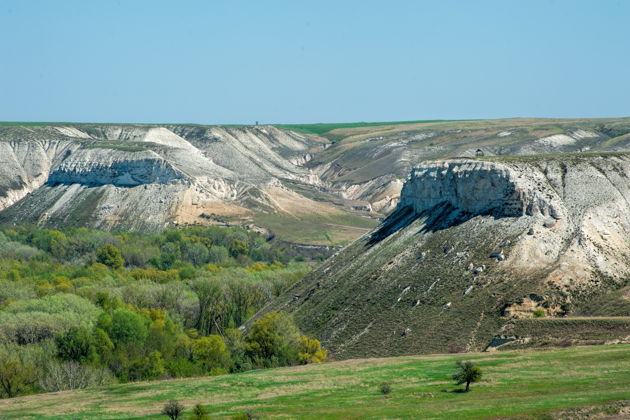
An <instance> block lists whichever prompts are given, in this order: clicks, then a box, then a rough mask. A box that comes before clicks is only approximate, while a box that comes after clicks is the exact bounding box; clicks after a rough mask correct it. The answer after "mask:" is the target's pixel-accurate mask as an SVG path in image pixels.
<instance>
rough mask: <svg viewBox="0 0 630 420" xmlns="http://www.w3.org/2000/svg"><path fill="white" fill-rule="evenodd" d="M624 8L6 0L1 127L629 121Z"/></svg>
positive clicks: (629, 44)
mask: <svg viewBox="0 0 630 420" xmlns="http://www.w3.org/2000/svg"><path fill="white" fill-rule="evenodd" d="M629 20H630V1H625V0H592V1H577V0H573V1H568V0H567V1H563V0H555V1H553V0H545V1H542V0H540V1H536V0H533V1H531V0H527V1H526V0H522V1H510V0H501V1H464V0H462V1H448V0H446V1H445V0H440V1H402V0H401V1H368V0H361V1H341V0H337V1H323V0H317V1H296V0H294V1H273V0H269V1H238V0H233V1H186V0H182V1H157V0H150V1H149V0H148V1H140V0H128V1H113V0H102V1H85V0H80V1H70V0H68V1H65V0H57V1H53V0H49V1H31V0H2V1H0V120H4V121H83V122H157V123H168V122H173V123H175V122H181V123H183V122H193V123H207V124H212V123H223V124H228V123H252V122H253V121H256V120H258V121H260V122H261V123H308V122H350V121H399V120H417V119H468V118H471V119H472V118H506V117H616V116H628V115H630V77H629V76H630V32H629V31H628V21H629Z"/></svg>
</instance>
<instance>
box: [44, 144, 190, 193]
mask: <svg viewBox="0 0 630 420" xmlns="http://www.w3.org/2000/svg"><path fill="white" fill-rule="evenodd" d="M184 177H185V176H184V175H183V174H182V173H181V172H180V171H178V170H176V169H175V168H174V167H173V165H172V164H171V163H169V162H168V161H166V160H165V159H163V158H162V157H161V156H160V155H158V154H157V153H155V152H152V151H146V152H120V151H114V150H104V149H87V150H79V151H77V152H75V153H74V154H71V155H69V157H68V158H66V159H64V160H63V162H62V163H61V164H60V165H58V166H57V167H55V168H54V169H53V170H52V171H51V172H50V174H49V176H48V180H47V182H46V184H47V185H50V186H54V185H58V184H65V185H71V184H82V185H86V186H99V185H107V184H112V185H115V186H120V187H132V186H137V185H142V184H153V183H155V184H166V183H168V182H173V181H176V180H182V179H183V178H184Z"/></svg>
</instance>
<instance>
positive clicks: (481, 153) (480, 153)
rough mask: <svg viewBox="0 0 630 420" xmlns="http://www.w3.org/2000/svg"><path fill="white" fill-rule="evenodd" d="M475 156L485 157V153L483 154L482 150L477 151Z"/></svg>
mask: <svg viewBox="0 0 630 420" xmlns="http://www.w3.org/2000/svg"><path fill="white" fill-rule="evenodd" d="M475 156H485V153H484V152H483V150H481V149H477V151H476V152H475Z"/></svg>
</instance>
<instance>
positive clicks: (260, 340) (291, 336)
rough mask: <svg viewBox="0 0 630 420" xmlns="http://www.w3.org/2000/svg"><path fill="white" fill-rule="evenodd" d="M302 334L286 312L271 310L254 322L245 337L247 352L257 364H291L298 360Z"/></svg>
mask: <svg viewBox="0 0 630 420" xmlns="http://www.w3.org/2000/svg"><path fill="white" fill-rule="evenodd" d="M300 337H301V334H300V331H299V330H298V328H297V327H296V326H295V324H294V323H293V319H292V318H291V317H290V316H289V315H287V314H286V313H284V312H269V313H268V314H266V315H265V316H263V317H262V318H261V319H259V320H258V321H256V322H254V323H253V324H252V328H251V331H250V332H249V334H248V335H247V337H246V338H245V340H246V341H247V353H248V354H249V355H250V356H251V357H252V359H253V360H254V361H255V363H257V364H261V363H262V364H264V365H265V366H274V365H275V366H277V365H291V364H294V363H296V362H297V361H298V343H299V340H300Z"/></svg>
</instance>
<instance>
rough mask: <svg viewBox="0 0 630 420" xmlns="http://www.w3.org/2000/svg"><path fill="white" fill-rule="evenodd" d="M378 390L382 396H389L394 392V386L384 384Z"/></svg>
mask: <svg viewBox="0 0 630 420" xmlns="http://www.w3.org/2000/svg"><path fill="white" fill-rule="evenodd" d="M378 390H379V391H380V393H381V394H383V395H387V394H389V393H390V392H392V386H391V385H390V384H388V383H387V382H383V383H382V384H380V385H379V386H378Z"/></svg>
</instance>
